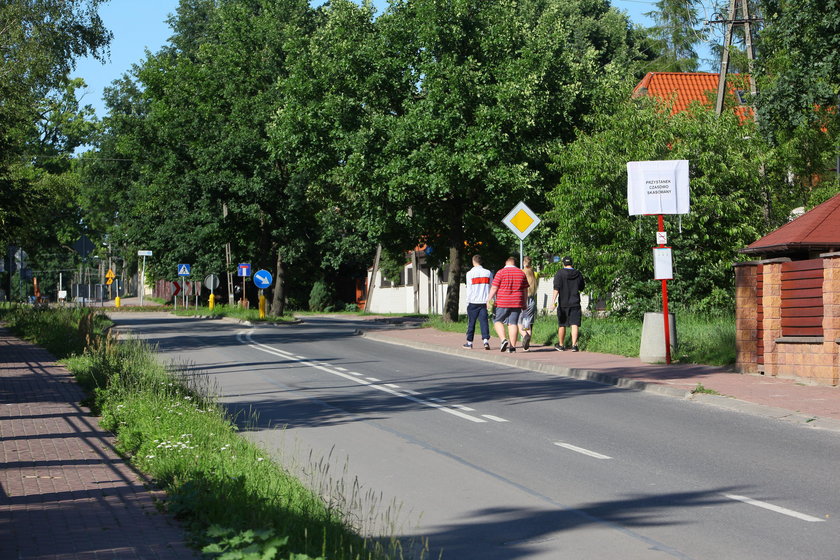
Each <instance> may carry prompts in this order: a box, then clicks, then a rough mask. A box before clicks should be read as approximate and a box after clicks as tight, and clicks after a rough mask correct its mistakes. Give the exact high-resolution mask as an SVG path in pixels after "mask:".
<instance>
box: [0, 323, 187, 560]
mask: <svg viewBox="0 0 840 560" xmlns="http://www.w3.org/2000/svg"><path fill="white" fill-rule="evenodd" d="M82 397H83V394H82V391H81V389H80V388H79V387H78V385H77V384H76V382H75V381H74V379H73V377H72V375H71V374H70V373H69V372H68V371H67V369H65V368H63V367H61V366H59V365H57V364H56V363H55V360H54V358H53V357H52V356H51V355H50V354H49V353H48V352H47V351H45V350H43V349H41V348H39V347H37V346H34V345H32V344H29V343H26V342H24V341H22V340H20V339H18V338H15V337H13V336H11V335H10V333H9V331H7V330H6V329H3V328H0V438H2V441H0V445H1V446H2V454H3V469H2V471H0V487H2V490H3V492H2V495H0V512H2V513H1V514H0V558H3V559H7V558H8V559H12V558H14V559H39V560H40V559H43V560H46V559H50V560H94V559H97V560H98V559H104V558H108V559H143V560H147V559H150V560H169V559H172V560H174V559H179V558H196V557H197V554H195V553H194V552H193V551H192V550H191V549H189V548H188V547H187V546H186V545H185V544H184V540H185V538H186V533H185V532H184V530H183V529H181V528H180V527H179V526H178V525H177V524H176V523H175V522H174V521H172V520H170V519H168V518H167V517H166V516H164V515H162V514H160V513H158V511H157V510H156V508H155V504H154V499H155V497H158V498H160V497H162V496H163V495H162V493H159V492H154V491H149V490H147V488H146V487H145V486H144V482H145V481H144V480H143V478H142V477H141V476H139V475H138V474H137V473H136V472H135V471H133V470H132V469H131V468H130V467H129V466H128V464H127V463H126V462H125V461H124V460H123V459H121V458H120V457H119V456H118V455H117V453H116V452H115V450H114V446H113V438H112V437H111V434H110V433H109V432H106V431H104V430H102V429H101V428H100V427H99V423H98V421H97V419H96V418H95V417H92V416H90V412H89V411H88V410H87V409H86V408H83V407H82V406H81V405H79V401H80V400H81V399H82Z"/></svg>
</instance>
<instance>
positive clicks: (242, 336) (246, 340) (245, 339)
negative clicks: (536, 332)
mask: <svg viewBox="0 0 840 560" xmlns="http://www.w3.org/2000/svg"><path fill="white" fill-rule="evenodd" d="M238 338H239V341H240V342H242V343H243V344H248V345H249V346H250V347H251V348H253V349H254V350H259V351H261V352H265V353H267V354H272V355H274V356H279V357H281V358H286V359H289V360H295V361H299V362H300V363H301V364H303V365H307V366H309V367H313V368H315V369H320V370H321V371H325V372H327V373H329V374H332V375H337V376H338V377H343V378H344V379H348V380H350V381H353V382H355V383H358V384H359V385H364V386H366V387H370V388H371V389H376V390H378V391H383V392H385V393H389V394H391V395H394V396H396V397H402V398H404V399H407V400H410V401H412V402H415V403H417V404H422V405H423V406H428V407H430V408H434V409H437V410H439V411H441V412H446V413H447V414H452V415H453V416H457V417H458V418H463V419H464V420H469V421H470V422H476V423H482V422H487V420H485V419H483V418H476V417H475V416H470V415H469V414H464V413H463V412H461V411H459V410H455V409H454V408H450V407H448V406H443V405H440V404H437V403H433V402H429V401H428V400H425V399H421V398H417V397H415V396H412V395H411V394H407V393H409V392H410V391H397V390H394V389H392V388H390V387H386V386H385V385H381V384H376V383H371V382H369V381H367V380H363V379H359V378H358V377H353V376H352V375H349V374H347V373H344V372H341V371H337V370H336V369H335V368H334V367H326V366H322V365H320V364H318V363H316V362H313V361H310V360H309V359H308V358H306V357H304V356H297V355H294V354H289V353H288V352H284V351H283V350H278V349H277V348H274V347H272V346H268V345H267V344H261V343H259V342H255V341H254V339H253V338H251V333H250V332H248V331H241V332H240V333H239V335H238ZM371 379H373V378H371ZM377 381H378V380H377ZM411 393H413V392H411Z"/></svg>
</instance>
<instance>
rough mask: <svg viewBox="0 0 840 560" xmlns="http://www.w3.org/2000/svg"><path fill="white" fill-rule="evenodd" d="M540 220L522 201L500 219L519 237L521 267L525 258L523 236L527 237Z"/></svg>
mask: <svg viewBox="0 0 840 560" xmlns="http://www.w3.org/2000/svg"><path fill="white" fill-rule="evenodd" d="M541 221H542V220H540V218H539V216H537V215H536V214H535V213H534V212H533V210H531V209H530V208H528V206H527V205H526V204H525V203H524V202H520V203H519V204H517V205H516V206H514V207H513V210H511V211H510V212H508V215H507V216H505V218H504V219H503V220H502V223H503V224H505V225H506V226H507V227H508V228H509V229H510V230H511V231H512V232H513V234H514V235H516V237H518V238H519V268H522V264H523V260H524V258H525V249H524V248H523V242H524V241H525V238H526V237H528V234H529V233H531V232H532V231H533V230H534V228H535V227H537V226H538V225H539V224H540V222H541Z"/></svg>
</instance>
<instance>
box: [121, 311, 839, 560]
mask: <svg viewBox="0 0 840 560" xmlns="http://www.w3.org/2000/svg"><path fill="white" fill-rule="evenodd" d="M113 317H114V318H115V320H116V321H117V324H118V326H119V329H121V330H123V329H129V330H131V331H133V332H134V333H135V335H136V336H138V337H141V338H148V339H150V340H153V341H156V342H157V343H158V344H159V350H160V352H161V353H162V354H163V356H164V360H165V361H168V362H175V363H179V364H182V365H184V366H185V367H187V368H189V369H190V370H191V371H193V372H199V371H200V372H203V373H202V375H204V374H206V378H207V380H208V381H209V382H210V384H211V386H212V387H213V389H214V390H216V391H218V393H219V395H220V397H221V400H222V401H223V402H224V403H226V404H227V405H228V406H229V407H231V409H232V410H234V411H238V412H239V416H238V418H239V419H240V423H241V424H242V425H243V427H244V428H245V429H244V430H243V433H244V434H245V435H246V437H249V438H251V439H253V440H254V441H255V442H257V443H259V445H261V446H263V447H264V448H266V449H267V450H268V451H269V452H271V453H272V456H273V457H275V459H276V460H277V461H279V462H282V463H283V464H285V465H286V466H287V467H289V468H290V469H292V470H293V471H295V472H297V473H298V474H300V476H302V477H303V478H305V479H307V480H308V482H309V483H310V484H311V485H312V486H314V487H316V488H317V489H318V490H319V491H320V492H321V493H322V494H323V495H324V496H325V497H328V498H329V499H331V500H334V501H335V502H336V503H337V505H338V506H339V507H341V508H342V509H343V510H344V511H349V512H351V514H352V516H353V518H354V519H355V520H356V523H357V524H358V525H359V526H360V528H361V529H362V530H363V531H369V532H371V533H373V534H386V535H395V536H398V537H400V538H401V539H403V540H404V542H406V543H408V542H413V543H415V544H414V546H415V547H422V546H427V547H428V548H429V549H430V552H427V553H426V556H425V557H426V558H437V557H438V555H439V554H440V551H443V555H442V557H443V558H444V559H459V560H464V559H481V560H493V559H499V560H502V559H504V560H515V559H520V558H522V559H525V558H527V559H588V558H591V559H622V560H633V559H658V558H663V559H665V558H680V559H716V560H717V559H738V560H748V559H756V560H772V559H779V560H792V559H799V558H802V559H809V560H817V559H825V560H837V559H838V558H840V531H838V520H840V437H838V435H837V434H835V433H831V432H823V431H817V430H807V429H804V428H801V427H798V426H792V425H786V424H782V423H778V422H773V421H771V420H768V419H764V418H759V417H754V416H750V415H745V414H740V413H738V412H731V411H726V410H721V409H718V408H712V407H707V406H704V405H701V404H697V403H692V402H690V401H682V400H677V399H672V398H669V397H662V396H657V395H652V394H649V393H637V392H632V391H627V390H623V389H617V388H614V387H608V386H603V385H598V384H594V383H589V382H584V381H578V380H572V379H567V378H562V377H557V376H551V375H547V374H542V373H535V372H530V371H526V370H521V369H516V368H511V367H507V366H503V365H494V364H490V363H487V362H479V361H473V360H469V359H465V358H460V357H454V356H447V355H445V354H439V353H434V352H425V351H421V350H414V349H411V348H406V347H403V346H394V345H389V344H383V343H378V342H374V341H371V340H367V339H365V338H363V337H360V336H357V335H355V334H354V331H355V330H356V329H357V328H358V327H359V326H360V324H361V323H358V322H353V321H345V320H331V319H315V318H313V319H307V321H306V322H305V323H304V324H301V325H296V326H285V325H284V326H277V327H272V326H258V327H251V326H245V325H241V324H236V323H233V322H227V321H220V320H195V319H183V318H174V317H172V316H170V315H167V314H142V315H139V314H132V313H116V314H114V315H113ZM365 326H367V327H369V326H370V324H369V323H365Z"/></svg>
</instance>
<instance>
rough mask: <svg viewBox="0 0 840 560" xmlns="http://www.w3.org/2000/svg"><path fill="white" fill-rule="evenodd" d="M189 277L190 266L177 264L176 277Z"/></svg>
mask: <svg viewBox="0 0 840 560" xmlns="http://www.w3.org/2000/svg"><path fill="white" fill-rule="evenodd" d="M189 275H190V265H188V264H179V265H178V276H189Z"/></svg>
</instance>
